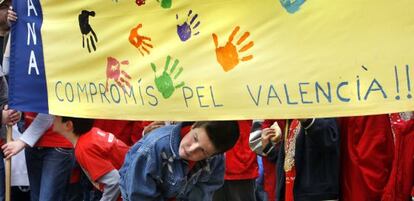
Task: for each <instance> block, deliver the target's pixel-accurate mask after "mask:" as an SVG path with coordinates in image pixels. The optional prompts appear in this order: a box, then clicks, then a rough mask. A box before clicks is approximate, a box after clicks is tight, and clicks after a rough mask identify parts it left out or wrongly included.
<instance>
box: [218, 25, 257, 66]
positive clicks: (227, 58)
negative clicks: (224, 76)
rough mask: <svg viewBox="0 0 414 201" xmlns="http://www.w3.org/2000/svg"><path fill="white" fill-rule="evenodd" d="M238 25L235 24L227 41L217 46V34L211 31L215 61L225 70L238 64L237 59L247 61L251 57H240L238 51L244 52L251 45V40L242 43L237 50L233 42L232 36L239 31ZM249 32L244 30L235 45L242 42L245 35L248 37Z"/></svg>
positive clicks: (251, 56)
mask: <svg viewBox="0 0 414 201" xmlns="http://www.w3.org/2000/svg"><path fill="white" fill-rule="evenodd" d="M239 29H240V27H239V26H237V27H236V28H234V30H233V32H232V33H231V34H230V36H229V40H228V41H227V43H226V45H224V46H221V47H219V46H218V39H217V35H216V34H214V33H213V41H214V45H215V47H216V56H217V61H218V62H219V63H220V65H221V66H222V67H223V70H224V71H225V72H227V71H229V70H231V69H233V68H234V67H235V66H237V64H239V60H241V61H243V62H244V61H248V60H251V59H253V55H248V56H244V57H242V58H241V59H240V58H239V53H242V52H245V51H247V50H248V49H250V48H251V47H253V45H254V43H253V41H250V42H249V43H247V44H246V45H244V46H243V47H242V48H240V49H239V50H237V49H236V46H235V45H234V44H233V39H234V36H236V34H237V32H238V31H239ZM249 35H250V33H249V32H244V34H243V35H242V36H241V37H240V38H239V40H238V41H237V43H236V45H237V46H239V45H241V43H243V42H244V41H245V40H246V38H247V37H249Z"/></svg>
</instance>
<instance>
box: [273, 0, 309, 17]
mask: <svg viewBox="0 0 414 201" xmlns="http://www.w3.org/2000/svg"><path fill="white" fill-rule="evenodd" d="M279 1H280V3H281V4H282V6H283V7H284V8H285V9H286V11H287V12H288V13H290V14H293V13H295V12H296V11H298V10H299V8H300V6H301V5H302V4H303V3H305V0H279Z"/></svg>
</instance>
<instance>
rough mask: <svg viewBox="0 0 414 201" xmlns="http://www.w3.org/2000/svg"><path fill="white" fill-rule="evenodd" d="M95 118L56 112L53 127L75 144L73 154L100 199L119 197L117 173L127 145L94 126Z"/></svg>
mask: <svg viewBox="0 0 414 201" xmlns="http://www.w3.org/2000/svg"><path fill="white" fill-rule="evenodd" d="M93 123H94V120H92V119H83V118H72V117H60V116H56V117H55V120H54V122H53V130H54V131H55V132H58V133H60V134H61V135H63V136H64V137H65V138H66V139H68V140H69V141H70V142H71V143H72V144H73V146H74V147H75V158H76V160H77V161H78V163H79V165H80V166H81V168H82V169H83V170H84V172H85V174H86V175H87V176H88V178H89V179H90V180H91V182H92V183H93V184H94V186H95V187H97V188H98V189H100V190H101V191H102V192H103V194H102V198H101V200H117V199H118V200H119V199H120V197H119V194H120V191H119V173H118V169H119V168H121V166H122V164H123V162H124V158H125V155H126V153H127V151H128V149H129V147H128V146H127V145H125V143H123V142H122V141H121V140H118V139H117V138H116V137H115V136H114V135H113V134H111V133H108V132H105V131H102V130H101V129H99V128H96V127H93Z"/></svg>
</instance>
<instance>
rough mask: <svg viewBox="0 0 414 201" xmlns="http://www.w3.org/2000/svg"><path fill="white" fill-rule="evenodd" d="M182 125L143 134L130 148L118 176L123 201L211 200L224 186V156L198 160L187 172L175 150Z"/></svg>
mask: <svg viewBox="0 0 414 201" xmlns="http://www.w3.org/2000/svg"><path fill="white" fill-rule="evenodd" d="M180 132H181V124H178V125H175V126H165V127H162V128H159V129H156V130H154V131H153V132H151V133H150V134H148V135H145V137H144V138H142V139H141V140H140V141H139V142H137V143H136V144H135V145H134V146H132V147H131V149H130V150H129V152H128V153H127V155H126V157H125V162H124V165H123V166H122V168H121V169H120V171H119V173H120V175H121V180H120V187H121V193H122V198H123V199H124V201H142V200H151V201H154V200H157V201H164V200H167V199H168V198H172V197H176V199H177V200H179V201H211V200H212V196H213V193H214V192H215V191H216V190H217V189H218V188H220V187H221V186H222V185H223V183H224V156H223V154H220V155H216V156H213V157H211V158H209V159H206V160H204V161H199V162H197V164H196V165H195V166H194V167H193V168H192V170H191V172H190V173H188V164H187V162H186V161H185V160H183V159H180V156H179V154H178V148H179V145H180V141H181V137H180Z"/></svg>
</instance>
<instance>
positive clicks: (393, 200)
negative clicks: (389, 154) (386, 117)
mask: <svg viewBox="0 0 414 201" xmlns="http://www.w3.org/2000/svg"><path fill="white" fill-rule="evenodd" d="M390 120H391V126H392V129H393V131H394V137H395V139H394V142H395V154H394V160H393V165H392V166H393V167H392V171H391V176H390V179H389V181H388V183H387V186H386V187H385V193H384V195H383V196H382V201H406V200H409V199H410V197H411V196H410V194H411V188H412V187H413V186H414V114H413V113H412V112H406V113H395V114H391V115H390Z"/></svg>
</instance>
